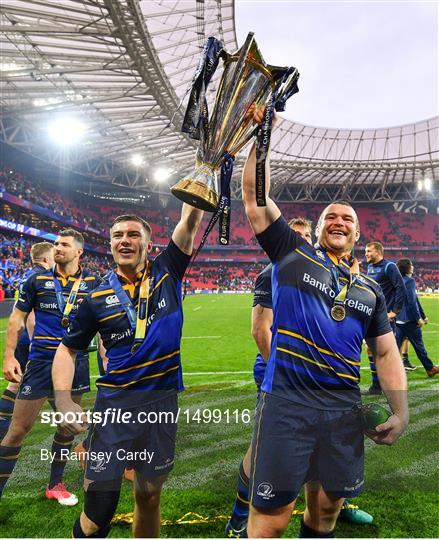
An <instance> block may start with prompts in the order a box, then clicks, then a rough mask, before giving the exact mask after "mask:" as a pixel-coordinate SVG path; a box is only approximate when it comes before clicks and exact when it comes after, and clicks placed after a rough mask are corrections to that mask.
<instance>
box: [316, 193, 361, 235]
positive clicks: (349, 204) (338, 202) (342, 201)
mask: <svg viewBox="0 0 439 540" xmlns="http://www.w3.org/2000/svg"><path fill="white" fill-rule="evenodd" d="M332 204H341V205H342V206H348V207H349V208H352V210H353V211H354V213H355V225H356V226H357V229H358V230H360V221H359V219H358V216H357V212H356V211H355V208H354V207H353V206H352V204H351V203H350V202H348V201H344V200H343V199H340V200H337V201H333V202H332V203H329V204H328V205H327V206H325V209H324V210H323V212H324V211H325V210H326V208H328V206H331V205H332ZM323 212H322V213H321V214H320V216H319V219H318V221H317V228H319V227H321V225H322V217H323Z"/></svg>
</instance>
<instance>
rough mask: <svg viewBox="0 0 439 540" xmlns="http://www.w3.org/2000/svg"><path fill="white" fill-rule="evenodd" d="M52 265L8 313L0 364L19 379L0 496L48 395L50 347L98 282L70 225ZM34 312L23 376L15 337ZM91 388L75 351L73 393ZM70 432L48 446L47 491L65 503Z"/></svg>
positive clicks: (3, 447)
mask: <svg viewBox="0 0 439 540" xmlns="http://www.w3.org/2000/svg"><path fill="white" fill-rule="evenodd" d="M54 247H55V253H54V259H55V266H54V268H51V269H48V270H41V271H40V272H37V273H34V274H32V275H31V276H30V277H29V278H28V279H27V280H26V281H25V282H24V283H23V285H22V287H21V290H20V295H19V298H18V301H17V303H16V306H15V308H14V310H13V312H12V315H11V317H10V319H9V324H8V329H7V337H6V347H5V355H4V364H5V365H6V366H8V370H7V371H6V372H5V377H6V378H7V380H9V381H10V382H14V383H18V382H20V381H21V384H20V388H19V391H18V395H17V399H16V402H15V407H14V412H13V414H12V421H11V425H10V426H9V429H8V431H7V433H6V435H5V436H4V438H3V440H2V441H1V444H0V496H1V494H2V492H3V488H4V486H5V484H6V482H7V480H8V478H9V477H10V475H11V473H12V471H13V470H14V467H15V464H16V463H17V460H18V457H19V454H20V449H21V445H22V443H23V441H24V439H25V437H26V435H27V434H28V433H29V431H30V430H31V428H32V426H33V424H34V422H35V420H36V419H37V417H38V414H39V412H40V410H41V407H42V406H43V404H44V402H45V401H46V399H47V398H51V397H53V385H52V374H51V369H52V362H53V358H54V355H55V351H56V349H57V347H58V344H59V343H60V341H61V339H62V336H63V335H64V334H65V332H66V328H67V327H68V325H69V322H71V319H72V318H73V316H74V314H75V313H76V310H77V307H78V305H79V303H80V302H81V301H82V300H83V299H84V297H85V296H86V294H87V293H88V292H89V291H92V290H93V289H94V288H95V287H96V286H97V285H98V284H99V283H100V278H98V277H96V276H94V275H90V274H89V273H88V272H87V271H86V270H83V269H82V268H81V267H80V265H79V260H80V257H81V255H82V253H83V248H84V238H83V236H82V234H81V233H79V232H77V231H75V230H74V229H64V230H62V231H61V232H60V233H59V235H58V238H57V239H56V241H55V243H54ZM32 311H34V313H35V328H34V333H33V336H32V341H31V349H30V353H29V362H28V364H27V366H26V371H25V372H24V375H23V377H22V372H21V368H20V364H19V362H18V361H17V360H15V358H14V351H15V348H16V346H17V343H18V341H19V339H20V337H21V334H22V333H23V331H24V329H25V327H26V321H27V319H28V317H29V314H30V313H31V312H32ZM89 389H90V378H89V369H88V355H87V354H86V353H83V354H81V355H80V357H79V358H78V361H77V365H76V372H75V382H74V393H75V396H74V399H75V400H76V402H78V403H79V402H80V400H81V396H82V394H83V393H84V392H88V391H89ZM73 438H74V437H73V436H72V435H71V434H69V433H68V432H67V431H65V430H63V429H62V428H58V429H57V433H56V435H55V437H54V441H53V445H52V448H51V452H52V455H53V456H54V457H55V459H54V461H53V463H52V464H51V471H50V480H49V485H48V486H47V489H46V497H47V498H49V499H56V500H57V501H58V502H59V503H60V504H62V505H64V506H72V505H74V504H76V503H77V502H78V499H77V497H76V495H74V494H72V493H69V492H68V490H67V489H66V487H65V485H64V484H63V482H62V477H63V473H64V468H65V465H66V463H67V461H66V459H65V458H64V457H63V454H62V450H63V449H66V448H68V449H70V448H71V445H72V442H73Z"/></svg>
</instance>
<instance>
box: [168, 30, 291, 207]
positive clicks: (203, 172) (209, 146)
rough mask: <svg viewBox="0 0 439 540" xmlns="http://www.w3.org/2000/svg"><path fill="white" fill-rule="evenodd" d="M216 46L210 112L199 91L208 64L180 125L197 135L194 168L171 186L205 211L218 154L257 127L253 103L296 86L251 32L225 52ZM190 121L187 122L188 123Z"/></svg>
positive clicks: (233, 150)
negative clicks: (219, 62) (217, 76)
mask: <svg viewBox="0 0 439 540" xmlns="http://www.w3.org/2000/svg"><path fill="white" fill-rule="evenodd" d="M209 39H210V40H214V38H209ZM216 43H217V44H218V43H219V42H216ZM216 52H217V56H218V58H219V57H221V58H222V59H223V65H224V71H223V74H222V77H221V81H220V83H219V86H218V90H217V92H216V96H215V104H214V108H213V111H212V114H211V116H210V118H208V113H207V104H206V100H205V93H206V88H207V85H208V82H209V81H210V78H211V76H212V75H213V71H214V69H213V71H212V70H211V71H210V72H209V74H208V77H207V79H205V80H204V85H203V83H201V86H200V87H199V88H201V90H199V92H198V101H199V102H198V103H197V106H195V105H194V98H193V96H191V99H190V102H189V105H188V110H187V111H186V115H185V123H184V124H183V128H182V131H184V132H186V133H189V134H190V135H191V133H192V135H191V136H192V137H193V138H198V139H199V140H200V144H199V146H198V150H197V157H196V165H195V169H194V170H193V171H192V172H191V173H190V174H189V175H187V176H186V177H184V178H183V179H182V180H180V181H179V182H177V183H176V184H175V185H174V186H173V187H172V188H171V191H172V193H173V194H174V195H175V196H176V197H177V198H178V199H180V200H182V201H183V202H185V203H187V204H189V205H191V206H194V207H196V208H199V209H201V210H205V211H208V212H214V211H215V210H216V208H217V205H218V201H219V194H220V192H219V189H218V176H217V171H218V169H220V167H221V165H222V163H223V161H224V157H225V156H226V155H227V154H229V156H231V157H232V158H233V157H234V156H235V155H236V154H237V153H238V152H239V151H240V150H241V149H242V148H243V146H245V144H246V143H247V142H248V141H249V140H250V139H251V137H252V136H253V135H255V133H256V131H257V127H255V125H254V123H253V111H254V108H255V107H256V108H258V107H261V106H264V105H266V103H267V100H268V99H269V97H270V96H272V95H273V93H274V92H277V96H278V97H280V94H282V95H283V96H285V95H286V94H288V93H289V95H291V94H292V93H293V92H297V85H296V81H297V79H298V76H299V74H298V72H297V70H296V69H295V68H286V67H276V66H271V65H267V64H266V63H265V62H264V60H263V58H262V55H261V53H260V51H259V48H258V46H257V44H256V41H255V38H254V34H253V32H250V33H249V34H248V36H247V39H246V41H245V43H244V45H243V46H242V47H241V48H240V49H239V50H238V51H236V52H235V53H233V54H229V53H227V52H226V51H225V50H224V49H222V46H221V48H220V49H218V50H217V51H216ZM212 64H213V62H212V61H211V65H212ZM211 65H209V66H208V67H209V68H210V67H211ZM215 67H216V65H215ZM199 73H200V67H199V69H198V74H199ZM194 81H195V78H194ZM286 99H287V98H284V101H286ZM196 100H197V98H195V101H196ZM200 101H202V103H200ZM197 107H198V108H197ZM190 122H192V127H190V126H189V125H188V124H189V123H190ZM185 124H186V125H185ZM200 124H201V127H199V126H200ZM195 125H198V128H196V127H195ZM195 132H196V134H194V133H195Z"/></svg>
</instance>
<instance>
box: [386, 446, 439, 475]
mask: <svg viewBox="0 0 439 540" xmlns="http://www.w3.org/2000/svg"><path fill="white" fill-rule="evenodd" d="M438 468H439V452H433V453H432V454H430V455H428V456H425V457H423V458H422V459H419V460H418V461H414V462H413V463H412V464H411V465H409V466H408V467H404V468H401V469H397V470H396V471H394V472H393V473H389V474H386V475H385V476H384V477H383V478H394V477H395V476H416V477H418V476H431V475H432V473H433V472H434V471H436V470H437V469H438Z"/></svg>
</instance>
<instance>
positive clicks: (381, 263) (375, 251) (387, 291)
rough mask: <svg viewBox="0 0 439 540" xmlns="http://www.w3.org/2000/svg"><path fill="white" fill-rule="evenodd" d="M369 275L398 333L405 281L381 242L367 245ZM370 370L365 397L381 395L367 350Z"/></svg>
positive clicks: (373, 366)
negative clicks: (398, 319) (381, 296)
mask: <svg viewBox="0 0 439 540" xmlns="http://www.w3.org/2000/svg"><path fill="white" fill-rule="evenodd" d="M365 255H366V261H367V262H368V265H367V275H368V276H370V277H371V278H372V279H374V280H375V281H376V282H377V283H378V284H379V286H380V287H381V289H382V291H383V294H384V298H385V299H386V305H387V316H388V318H389V322H390V324H391V327H392V330H393V332H396V326H395V323H396V316H397V315H398V313H399V312H400V311H401V309H402V305H403V303H404V298H405V285H404V280H403V279H402V276H401V274H400V272H399V270H398V267H397V266H396V264H395V263H394V262H392V261H389V260H388V259H385V258H384V248H383V245H382V244H381V242H377V241H375V242H369V243H368V244H366V251H365ZM367 356H368V358H369V364H370V370H371V372H372V384H371V385H370V387H369V389H368V390H366V391H365V392H363V393H364V394H365V395H379V394H381V386H380V381H379V380H378V375H377V371H376V368H375V362H374V359H373V355H372V351H371V350H370V348H368V349H367Z"/></svg>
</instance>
